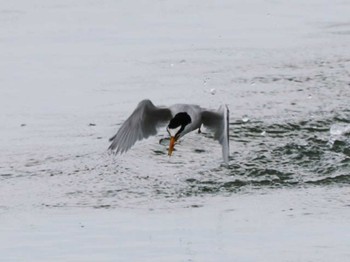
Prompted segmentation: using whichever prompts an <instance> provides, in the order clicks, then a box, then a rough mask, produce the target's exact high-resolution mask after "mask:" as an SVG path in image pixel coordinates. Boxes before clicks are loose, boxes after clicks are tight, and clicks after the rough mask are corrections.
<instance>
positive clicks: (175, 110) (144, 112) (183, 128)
mask: <svg viewBox="0 0 350 262" xmlns="http://www.w3.org/2000/svg"><path fill="white" fill-rule="evenodd" d="M165 125H167V127H166V130H167V132H168V134H169V136H170V144H169V149H168V155H169V156H171V155H172V153H173V150H174V146H175V143H176V142H177V141H178V140H179V138H181V137H183V136H184V135H185V134H187V133H189V132H191V131H194V130H198V132H199V133H200V128H201V126H202V125H203V126H204V127H206V128H208V129H209V130H211V131H212V132H213V133H214V139H215V140H218V141H219V143H220V144H221V146H222V157H223V160H224V162H225V163H226V164H228V160H229V109H228V107H227V105H223V106H220V107H219V109H218V110H207V109H204V108H201V107H200V106H198V105H192V104H176V105H172V106H170V107H157V106H155V105H154V104H153V103H152V102H151V101H150V100H148V99H146V100H142V101H141V102H140V103H139V104H138V105H137V107H136V109H135V110H134V112H133V113H132V114H131V115H130V116H129V118H128V119H127V120H126V121H125V122H124V123H123V124H122V126H121V127H120V129H119V130H118V132H117V133H116V134H115V135H114V136H113V137H111V138H110V139H109V141H110V142H112V143H111V145H110V146H109V148H108V149H109V150H112V151H114V152H116V153H117V154H118V153H120V154H122V153H125V152H126V151H128V150H129V149H130V148H131V147H132V146H133V145H134V144H135V143H136V142H137V141H138V140H142V139H145V138H148V137H150V136H154V135H156V134H157V129H158V128H159V127H161V126H165Z"/></svg>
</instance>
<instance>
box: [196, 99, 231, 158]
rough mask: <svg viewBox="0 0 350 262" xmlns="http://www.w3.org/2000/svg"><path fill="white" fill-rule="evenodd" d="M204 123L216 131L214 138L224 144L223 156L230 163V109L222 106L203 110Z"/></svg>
mask: <svg viewBox="0 0 350 262" xmlns="http://www.w3.org/2000/svg"><path fill="white" fill-rule="evenodd" d="M202 123H203V125H204V126H205V127H207V128H209V129H210V130H212V131H213V132H214V139H215V140H218V141H219V143H220V144H221V146H222V157H223V159H224V162H225V163H226V164H228V159H229V155H230V144H229V109H228V107H227V106H221V107H220V108H219V109H218V110H217V111H208V110H203V111H202Z"/></svg>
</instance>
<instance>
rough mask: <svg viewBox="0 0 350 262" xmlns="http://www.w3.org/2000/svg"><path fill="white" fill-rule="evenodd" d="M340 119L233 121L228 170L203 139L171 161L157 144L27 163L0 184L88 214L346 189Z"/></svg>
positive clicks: (349, 143)
mask: <svg viewBox="0 0 350 262" xmlns="http://www.w3.org/2000/svg"><path fill="white" fill-rule="evenodd" d="M343 119H344V121H343ZM346 119H348V118H347V117H346V116H341V117H339V115H336V116H334V115H332V114H330V115H328V116H325V115H324V114H322V115H320V116H313V117H312V118H310V119H302V120H300V121H287V122H277V123H276V122H272V123H270V122H263V121H254V120H252V119H251V120H250V121H248V122H242V121H240V120H239V121H237V122H235V121H232V123H231V125H230V128H231V130H230V134H231V136H230V140H231V157H230V165H229V166H225V165H220V161H221V148H220V146H219V145H218V144H217V142H215V141H213V140H212V139H211V137H210V134H206V133H205V132H204V133H203V134H201V135H199V134H195V135H193V136H190V137H189V138H186V141H184V142H183V143H182V144H180V145H178V147H177V151H176V152H175V154H174V156H173V157H171V158H169V157H168V156H167V155H166V154H167V151H166V148H167V144H164V145H162V144H159V143H157V139H158V140H159V137H157V138H155V139H154V140H147V141H144V142H141V143H140V144H139V145H136V146H135V149H134V150H132V151H130V152H128V154H125V155H123V156H115V155H113V154H107V153H102V154H96V153H90V154H88V153H87V154H85V155H81V156H79V157H76V156H75V155H71V156H69V155H64V156H57V157H55V156H51V157H50V158H45V159H44V160H37V159H32V158H31V159H30V160H29V162H28V163H30V164H29V165H26V166H25V172H26V173H25V175H23V174H24V173H23V170H24V167H23V166H20V165H17V166H12V167H11V168H10V169H9V170H3V171H2V174H1V175H0V180H2V182H3V183H10V182H6V181H10V180H12V179H21V181H20V183H22V182H23V183H24V182H25V181H24V180H25V179H27V180H28V183H30V184H31V185H32V184H33V182H35V185H36V186H37V188H39V190H42V192H46V193H43V194H46V195H45V197H42V195H41V194H40V193H37V195H38V196H39V199H40V201H42V202H41V204H42V206H45V207H69V206H80V207H84V206H85V207H93V208H114V207H117V206H118V207H120V206H125V207H132V206H135V205H137V206H140V204H141V205H143V206H148V205H150V206H152V208H156V206H157V204H156V203H157V201H159V203H161V204H160V205H161V206H164V201H166V202H168V203H174V202H176V203H179V205H182V204H183V205H184V206H191V205H193V206H200V205H201V203H200V198H196V197H197V196H202V195H218V194H232V193H236V192H250V191H251V190H254V191H255V190H260V189H265V188H281V187H296V186H308V185H312V186H329V185H337V186H339V185H348V184H349V182H350V172H349V170H350V137H349V134H348V133H347V132H342V133H341V134H338V133H337V134H336V137H334V132H333V131H334V125H345V126H346V125H348V123H347V122H346V121H345V120H346ZM349 119H350V118H349ZM332 126H333V131H331V130H332ZM263 132H264V134H263V135H262V133H263ZM332 139H334V140H332ZM331 140H332V141H331ZM330 141H331V142H332V143H330ZM204 144H205V146H204ZM24 162H25V161H24ZM13 174H22V175H21V176H18V175H16V176H14V175H13ZM29 178H30V179H31V180H30V179H29ZM40 178H42V179H40ZM33 179H35V181H34V180H33ZM18 183H19V182H18ZM20 183H19V185H21V186H23V185H24V186H25V184H20ZM48 192H49V193H48ZM191 199H194V200H193V203H192V202H191V201H192V200H191ZM38 201H39V200H38Z"/></svg>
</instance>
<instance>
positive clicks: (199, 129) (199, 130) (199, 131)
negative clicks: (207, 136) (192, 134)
mask: <svg viewBox="0 0 350 262" xmlns="http://www.w3.org/2000/svg"><path fill="white" fill-rule="evenodd" d="M201 127H202V126H201V125H200V126H199V128H198V134H200V133H202V131H201Z"/></svg>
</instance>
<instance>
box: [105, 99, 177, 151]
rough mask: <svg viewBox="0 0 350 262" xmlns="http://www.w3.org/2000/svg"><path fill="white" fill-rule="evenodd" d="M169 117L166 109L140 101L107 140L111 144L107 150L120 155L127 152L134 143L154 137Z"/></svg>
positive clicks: (148, 101) (168, 111)
mask: <svg viewBox="0 0 350 262" xmlns="http://www.w3.org/2000/svg"><path fill="white" fill-rule="evenodd" d="M171 117H172V114H171V111H170V110H169V109H168V108H160V107H156V106H154V105H153V103H152V102H151V101H150V100H143V101H141V102H140V103H139V104H138V106H137V107H136V109H135V111H134V112H133V113H132V114H131V116H129V118H128V119H127V120H126V121H125V122H124V123H123V124H122V126H121V127H120V129H119V130H118V132H117V133H116V134H115V135H114V136H113V137H111V138H110V139H109V141H111V142H112V144H111V145H110V146H109V148H108V149H110V150H115V152H116V153H121V154H122V153H124V152H126V151H128V150H129V149H130V148H131V147H132V146H133V145H134V144H135V143H136V141H138V140H142V139H144V138H148V137H149V136H153V135H156V134H157V127H159V126H161V125H163V124H165V123H166V122H167V121H169V120H170V119H171Z"/></svg>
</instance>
